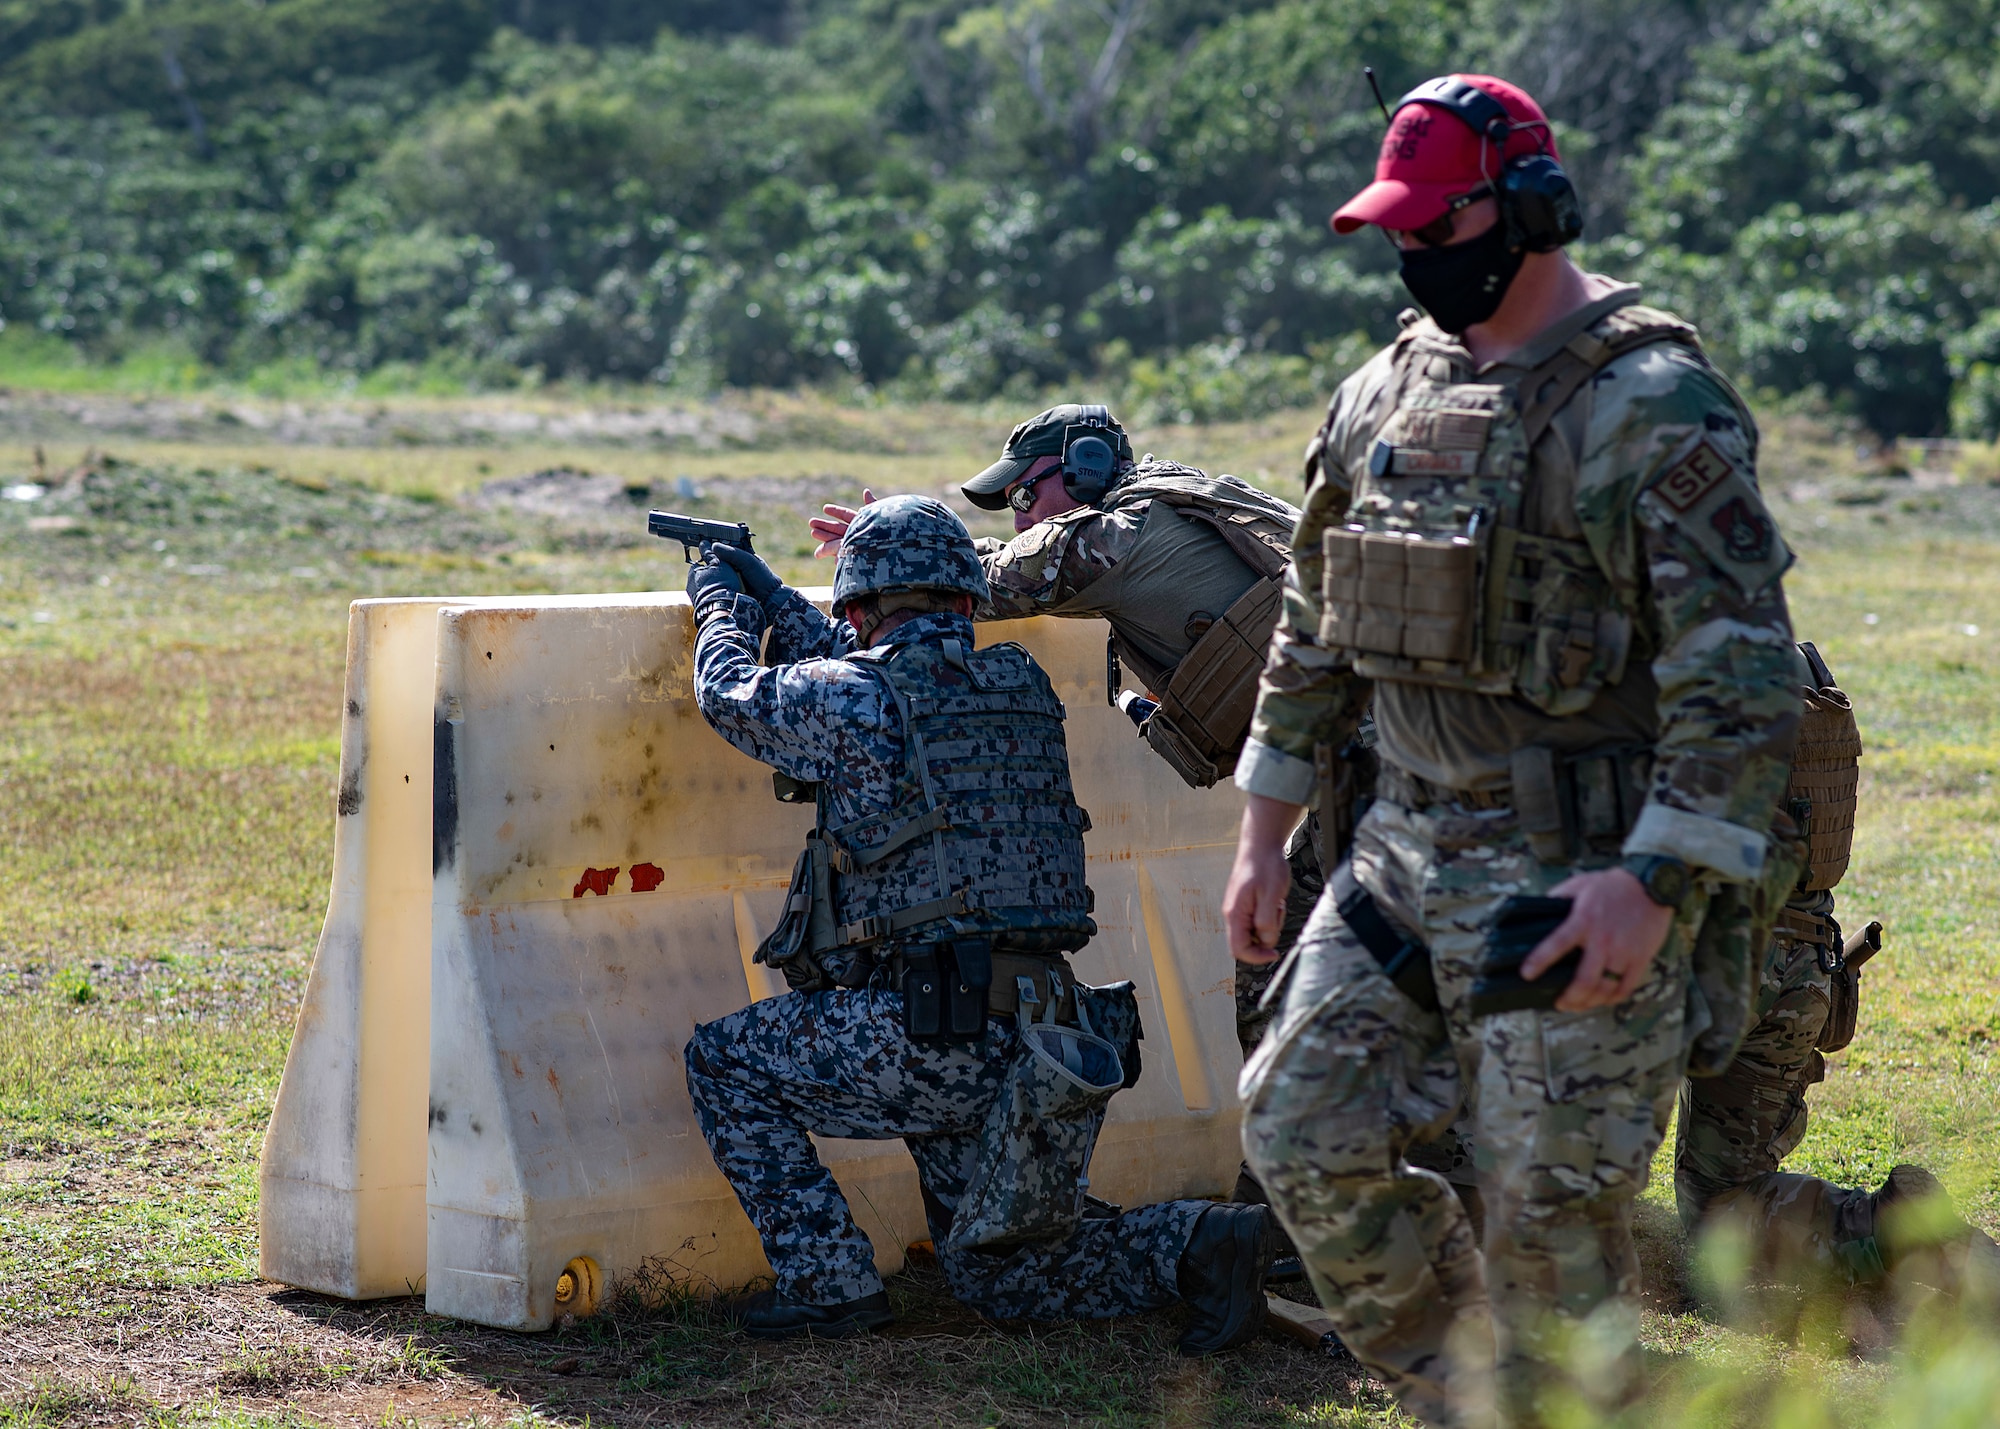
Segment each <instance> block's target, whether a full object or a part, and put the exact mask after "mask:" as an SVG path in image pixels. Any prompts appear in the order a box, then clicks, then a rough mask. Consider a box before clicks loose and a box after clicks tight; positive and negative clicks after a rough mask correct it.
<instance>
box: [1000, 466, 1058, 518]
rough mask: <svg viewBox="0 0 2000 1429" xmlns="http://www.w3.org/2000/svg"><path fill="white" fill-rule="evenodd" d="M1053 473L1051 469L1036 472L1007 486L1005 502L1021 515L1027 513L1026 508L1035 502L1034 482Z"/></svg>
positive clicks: (1044, 478)
mask: <svg viewBox="0 0 2000 1429" xmlns="http://www.w3.org/2000/svg"><path fill="white" fill-rule="evenodd" d="M1054 475H1055V472H1054V471H1053V470H1050V471H1044V472H1038V473H1036V474H1035V475H1034V476H1031V477H1029V478H1028V479H1027V480H1026V481H1018V482H1016V483H1014V485H1012V486H1010V487H1008V488H1007V504H1008V505H1009V506H1011V507H1013V508H1014V509H1015V510H1016V511H1018V512H1020V513H1021V514H1022V515H1023V516H1025V515H1027V514H1028V508H1029V507H1030V506H1033V505H1034V504H1035V483H1036V482H1038V481H1044V480H1046V479H1047V478H1049V477H1051V476H1054Z"/></svg>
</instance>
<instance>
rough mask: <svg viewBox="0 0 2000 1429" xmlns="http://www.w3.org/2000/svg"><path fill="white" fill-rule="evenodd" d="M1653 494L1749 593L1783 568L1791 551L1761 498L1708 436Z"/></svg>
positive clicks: (1665, 475) (1655, 486)
mask: <svg viewBox="0 0 2000 1429" xmlns="http://www.w3.org/2000/svg"><path fill="white" fill-rule="evenodd" d="M1649 494H1650V495H1651V496H1653V497H1654V498H1656V499H1657V500H1658V502H1659V504H1660V507H1661V508H1664V509H1663V510H1662V513H1661V514H1663V515H1666V516H1668V517H1669V519H1671V520H1672V522H1673V524H1674V525H1675V526H1677V527H1678V528H1679V529H1680V531H1681V533H1682V534H1683V535H1684V536H1685V537H1686V538H1687V539H1688V540H1689V541H1690V542H1692V543H1693V544H1694V545H1695V546H1697V547H1699V548H1700V549H1701V552H1702V554H1703V555H1705V556H1707V557H1708V559H1709V561H1710V562H1711V563H1712V564H1713V565H1714V566H1715V568H1716V569H1717V570H1718V571H1720V572H1721V573H1722V574H1723V575H1725V576H1727V577H1728V578H1729V579H1730V580H1731V581H1732V582H1733V583H1734V584H1735V585H1736V586H1737V587H1738V588H1739V589H1741V590H1742V591H1743V593H1744V594H1746V595H1754V594H1756V593H1757V592H1758V591H1760V590H1762V589H1763V588H1764V587H1765V586H1766V585H1768V584H1770V583H1771V582H1772V581H1774V580H1776V579H1777V578H1778V577H1779V576H1781V575H1783V574H1784V573H1785V570H1786V568H1787V567H1789V566H1790V565H1791V563H1792V553H1791V551H1790V550H1789V549H1787V547H1786V546H1785V542H1784V538H1783V537H1781V536H1780V535H1779V534H1778V524H1777V522H1775V521H1773V520H1772V519H1771V513H1770V512H1769V511H1767V510H1766V509H1765V508H1764V501H1763V498H1762V497H1760V496H1759V495H1758V494H1757V488H1756V487H1755V486H1754V485H1752V484H1751V482H1750V479H1749V478H1748V477H1747V476H1745V475H1744V474H1743V473H1742V472H1741V471H1740V470H1739V469H1738V468H1737V465H1736V463H1735V462H1734V461H1732V460H1731V459H1730V458H1729V457H1727V456H1725V455H1724V454H1723V453H1722V451H1721V450H1719V449H1718V448H1717V447H1716V446H1715V445H1714V444H1713V443H1712V442H1710V441H1709V440H1707V439H1706V438H1704V439H1703V440H1702V441H1700V442H1698V443H1696V444H1695V447H1694V450H1693V451H1690V452H1689V453H1688V454H1687V455H1686V456H1684V457H1682V458H1681V459H1680V460H1679V461H1677V462H1675V463H1674V464H1673V465H1672V466H1670V467H1668V468H1667V469H1666V471H1664V472H1662V473H1661V474H1660V476H1659V477H1658V479H1656V480H1655V481H1654V482H1653V484H1652V486H1651V488H1650V490H1649Z"/></svg>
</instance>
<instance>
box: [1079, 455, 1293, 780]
mask: <svg viewBox="0 0 2000 1429" xmlns="http://www.w3.org/2000/svg"><path fill="white" fill-rule="evenodd" d="M1141 501H1157V502H1159V503H1160V504H1162V505H1164V506H1167V507H1170V508H1171V509H1172V510H1173V512H1174V514H1175V515H1177V516H1183V517H1186V518H1187V519H1189V520H1191V521H1198V522H1200V523H1201V524H1202V525H1204V526H1207V527H1208V528H1209V529H1210V530H1212V531H1214V532H1215V533H1216V534H1217V535H1218V536H1220V537H1221V538H1222V539H1223V541H1224V542H1226V543H1227V544H1228V546H1229V549H1230V550H1231V551H1232V552H1234V553H1235V555H1236V557H1237V559H1238V560H1240V561H1242V562H1243V564H1244V565H1246V566H1248V567H1249V568H1250V569H1251V570H1252V571H1254V572H1255V573H1256V575H1257V579H1256V580H1255V581H1254V582H1252V583H1251V585H1250V587H1249V589H1247V590H1246V591H1244V592H1243V594H1242V595H1240V596H1238V597H1237V599H1236V600H1235V602H1234V603H1233V604H1231V605H1230V607H1229V608H1228V609H1227V610H1225V611H1223V613H1222V614H1221V615H1220V616H1219V617H1217V619H1216V620H1215V622H1214V623H1213V624H1212V625H1210V626H1209V627H1208V629H1207V630H1205V631H1203V632H1202V634H1201V635H1200V636H1199V637H1198V638H1197V639H1196V640H1195V642H1194V644H1193V645H1192V646H1191V647H1189V649H1188V652H1187V654H1185V655H1183V656H1182V657H1181V658H1180V660H1179V662H1178V663H1176V664H1175V665H1173V666H1171V667H1162V666H1159V665H1155V664H1154V663H1153V662H1152V661H1150V660H1148V659H1146V658H1145V657H1144V656H1142V655H1140V654H1139V653H1138V652H1137V651H1135V650H1134V649H1132V647H1131V645H1130V644H1129V643H1127V642H1125V641H1122V640H1119V639H1118V637H1117V633H1116V627H1115V626H1114V627H1113V634H1112V641H1113V645H1112V648H1113V650H1114V651H1115V652H1116V653H1117V655H1118V658H1119V659H1121V660H1123V661H1124V662H1125V663H1126V664H1128V665H1130V666H1131V667H1132V670H1133V672H1134V673H1135V674H1137V675H1138V676H1139V678H1140V679H1141V680H1143V681H1144V682H1145V684H1146V686H1147V688H1148V690H1149V692H1150V693H1151V694H1152V695H1153V696H1154V698H1156V699H1157V700H1159V702H1160V708H1159V709H1158V711H1156V712H1155V713H1154V714H1153V716H1152V717H1151V718H1150V719H1148V720H1147V721H1146V723H1145V725H1144V727H1143V728H1142V729H1141V731H1140V732H1141V734H1142V735H1143V736H1144V737H1145V740H1146V742H1147V743H1148V744H1150V745H1151V746H1152V747H1153V750H1154V752H1155V753H1157V754H1158V755H1159V756H1160V757H1161V758H1162V759H1164V760H1166V761H1167V763H1168V764H1170V765H1172V766H1173V768H1174V771H1175V772H1176V773H1177V774H1179V775H1180V776H1181V778H1183V779H1185V780H1186V781H1187V782H1188V784H1189V785H1190V786H1191V787H1193V788H1196V789H1206V788H1208V787H1209V786H1210V785H1212V784H1214V783H1215V782H1216V781H1217V780H1219V779H1221V778H1223V777H1225V776H1227V775H1229V774H1231V773H1233V772H1234V771H1235V769H1236V758H1237V756H1238V755H1239V754H1241V753H1242V752H1243V741H1244V739H1245V738H1247V737H1248V735H1249V733H1250V717H1251V715H1253V714H1254V713H1255V712H1256V709H1257V681H1258V679H1259V677H1260V676H1262V675H1263V673H1264V658H1265V655H1266V653H1267V652H1268V651H1269V649H1270V645H1271V632H1272V631H1273V630H1274V629H1276V628H1277V624H1278V616H1279V614H1280V613H1281V612H1282V611H1283V609H1284V599H1285V572H1286V571H1288V570H1290V569H1291V564H1292V555H1291V552H1292V531H1293V525H1294V522H1295V520H1296V515H1295V513H1292V512H1291V508H1290V507H1288V506H1286V505H1285V503H1283V502H1281V501H1279V500H1277V499H1276V498H1275V497H1271V496H1267V495H1266V494H1265V493H1263V492H1261V491H1258V490H1257V489H1256V488H1254V487H1252V486H1249V485H1247V484H1245V483H1243V482H1240V481H1238V480H1236V479H1235V478H1233V477H1213V476H1208V475H1206V474H1196V473H1195V472H1194V471H1193V469H1192V468H1187V469H1184V470H1183V471H1182V472H1177V473H1166V474H1162V475H1159V476H1139V477H1135V478H1133V479H1132V480H1129V481H1126V482H1122V483H1120V484H1119V486H1118V487H1117V488H1116V489H1115V490H1113V492H1112V493H1111V497H1110V500H1109V501H1108V502H1107V503H1106V505H1105V507H1104V508H1102V509H1107V510H1116V509H1118V508H1119V507H1122V506H1129V505H1135V504H1137V503H1138V502H1141ZM1139 598H1140V599H1145V598H1146V597H1145V596H1143V595H1141V596H1139ZM1171 598H1172V596H1171V593H1168V592H1161V593H1160V599H1161V600H1162V601H1163V602H1164V601H1167V600H1170V599H1171ZM1113 693H1114V694H1115V693H1116V691H1113Z"/></svg>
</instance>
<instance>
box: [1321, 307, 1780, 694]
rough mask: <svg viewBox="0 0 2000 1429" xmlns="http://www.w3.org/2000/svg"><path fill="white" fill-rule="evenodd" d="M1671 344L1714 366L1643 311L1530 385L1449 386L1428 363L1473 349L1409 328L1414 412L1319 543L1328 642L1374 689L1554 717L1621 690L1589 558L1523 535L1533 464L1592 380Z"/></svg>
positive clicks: (1573, 350) (1621, 317)
mask: <svg viewBox="0 0 2000 1429" xmlns="http://www.w3.org/2000/svg"><path fill="white" fill-rule="evenodd" d="M1659 342H1672V343H1675V344H1678V345H1679V346H1681V347H1684V348H1686V349H1687V350H1688V351H1689V352H1691V353H1693V354H1694V355H1695V356H1696V357H1697V358H1700V359H1701V360H1702V361H1704V362H1705V361H1706V358H1705V357H1703V356H1702V352H1701V342H1700V338H1699V337H1698V336H1697V334H1696V333H1695V330H1694V329H1693V328H1692V327H1690V326H1688V325H1687V324H1686V323H1684V322H1682V321H1681V320H1680V319H1678V318H1676V317H1673V316H1672V315H1671V314H1668V313H1663V312H1660V311H1658V310H1657V309H1653V308H1646V307H1641V306H1636V305H1635V306H1631V307H1625V308H1619V309H1616V310H1614V311H1613V312H1611V313H1609V314H1607V315H1606V316H1605V317H1603V318H1601V319H1599V320H1598V321H1597V322H1596V323H1595V324H1593V325H1592V326H1591V327H1590V328H1589V329H1588V330H1586V331H1584V332H1581V333H1579V334H1577V335H1576V336H1575V337H1573V338H1571V339H1570V341H1569V342H1568V343H1567V344H1566V345H1565V346H1563V347H1562V348H1560V349H1559V350H1558V351H1557V352H1556V353H1555V355H1554V356H1552V357H1550V358H1549V359H1548V360H1547V361H1545V362H1544V363H1542V365H1541V366H1539V367H1537V368H1534V369H1533V370H1531V371H1530V372H1528V373H1527V374H1526V375H1524V376H1523V377H1522V378H1520V379H1519V380H1518V381H1517V382H1507V383H1498V382H1459V383H1438V382H1431V381H1427V380H1425V379H1424V378H1422V377H1420V376H1418V371H1419V368H1418V364H1419V363H1427V362H1431V361H1432V359H1436V358H1443V359H1445V360H1446V361H1451V362H1462V361H1463V360H1464V352H1463V350H1462V349H1460V348H1459V347H1458V346H1457V345H1456V344H1455V343H1454V344H1450V345H1448V346H1447V345H1444V344H1442V343H1441V342H1440V340H1439V339H1438V338H1437V337H1436V336H1435V335H1434V334H1432V333H1430V332H1429V331H1428V330H1427V329H1426V328H1422V327H1418V328H1412V329H1410V330H1407V331H1406V332H1405V333H1404V334H1403V336H1402V337H1401V338H1399V339H1398V340H1397V351H1396V355H1395V359H1394V361H1395V366H1396V378H1395V382H1396V386H1397V390H1398V391H1399V392H1400V393H1401V399H1400V401H1399V403H1398V405H1397V406H1396V407H1395V408H1394V409H1393V411H1392V412H1391V413H1390V415H1389V417H1388V418H1387V420H1386V421H1385V422H1384V424H1383V426H1382V427H1381V428H1380V429H1379V430H1378V432H1377V434H1376V440H1375V443H1374V445H1373V448H1372V450H1371V452H1370V455H1369V460H1368V465H1367V468H1366V470H1364V471H1361V472H1357V473H1354V474H1353V475H1354V494H1353V497H1352V500H1351V501H1350V504H1349V507H1348V513H1347V518H1346V520H1345V521H1344V522H1342V523H1340V524H1338V525H1335V526H1331V527H1329V528H1327V529H1326V531H1325V532H1324V533H1323V534H1322V537H1321V541H1322V547H1321V551H1322V555H1323V558H1324V566H1323V569H1322V577H1321V579H1322V586H1321V596H1322V605H1321V616H1320V631H1319V635H1320V641H1321V643H1322V644H1324V645H1327V646H1329V647H1332V648H1336V649H1340V650H1344V651H1348V652H1350V653H1351V658H1352V659H1353V661H1354V667H1355V670H1356V671H1357V672H1358V673H1359V674H1361V675H1363V676H1366V677H1368V678H1370V679H1377V680H1404V681H1412V682H1415V683H1419V684H1429V685H1442V686H1447V687H1451V688H1456V689H1463V690H1471V691H1474V692H1477V693H1481V694H1492V695H1507V694H1515V695H1519V696H1520V697H1521V698H1522V699H1524V700H1526V701H1528V702H1529V703H1530V704H1532V705H1534V706H1535V707H1537V708H1538V709H1541V710H1543V711H1544V712H1546V713H1548V714H1552V715H1566V714H1576V713H1580V712H1581V711H1583V710H1584V709H1586V708H1588V707H1589V705H1590V703H1591V701H1592V700H1594V699H1595V698H1596V697H1597V694H1598V692H1599V691H1600V690H1602V689H1603V688H1605V687H1606V686H1607V685H1613V684H1616V683H1617V682H1618V681H1619V680H1620V679H1622V678H1623V676H1624V672H1625V661H1626V657H1627V655H1628V654H1629V653H1630V645H1631V634H1632V622H1631V618H1630V616H1629V615H1628V614H1627V613H1626V612H1625V611H1624V610H1623V609H1622V608H1621V607H1620V605H1619V603H1618V601H1617V598H1616V593H1615V592H1614V590H1613V589H1612V585H1611V582H1610V580H1609V579H1608V578H1607V577H1606V575H1605V574H1604V572H1603V570H1602V569H1601V568H1600V567H1599V565H1598V563H1597V559H1596V557H1595V555H1594V554H1593V552H1592V551H1591V549H1590V546H1589V544H1588V543H1587V542H1584V541H1580V540H1571V539H1568V538H1565V537H1561V536H1555V535H1548V534H1543V533H1540V532H1536V531H1531V530H1528V529H1526V525H1525V523H1524V515H1523V513H1524V508H1525V507H1526V506H1527V500H1526V498H1527V493H1528V489H1529V485H1530V482H1531V481H1532V480H1533V479H1534V473H1533V470H1532V467H1531V463H1530V459H1529V453H1530V452H1532V451H1533V449H1534V447H1535V444H1536V443H1537V442H1538V441H1539V440H1540V439H1541V437H1542V434H1543V433H1544V432H1546V431H1547V430H1548V428H1549V424H1550V423H1551V422H1552V421H1553V420H1554V419H1555V417H1556V414H1557V413H1558V412H1560V411H1561V410H1562V407H1563V405H1564V404H1565V403H1566V402H1568V401H1569V399H1570V398H1571V397H1572V396H1574V395H1575V394H1576V393H1577V391H1578V390H1580V389H1581V388H1582V387H1583V385H1584V384H1585V383H1587V382H1588V381H1590V379H1591V378H1592V377H1594V376H1595V375H1596V374H1597V373H1598V372H1600V371H1602V370H1603V368H1604V367H1605V366H1607V365H1608V364H1609V363H1611V362H1612V361H1613V360H1615V359H1617V358H1619V357H1621V356H1623V355H1625V354H1626V353H1629V352H1633V351H1636V350H1637V349H1639V348H1642V347H1646V346H1649V345H1651V344H1654V343H1659ZM1745 420H1746V421H1747V420H1748V414H1747V413H1746V414H1745ZM1317 455H1318V453H1317V452H1309V453H1308V463H1309V464H1310V463H1311V462H1312V461H1313V460H1314V458H1315V457H1316V456H1317Z"/></svg>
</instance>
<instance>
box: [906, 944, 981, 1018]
mask: <svg viewBox="0 0 2000 1429" xmlns="http://www.w3.org/2000/svg"><path fill="white" fill-rule="evenodd" d="M892 977H893V978H894V980H895V984H896V986H897V987H899V988H901V989H902V993H903V1034H904V1035H905V1036H906V1037H908V1038H909V1039H910V1040H911V1041H912V1042H981V1041H984V1040H985V1038H986V1006H987V999H988V995H989V993H990V992H991V990H992V986H993V945H992V943H991V942H990V941H989V940H987V939H985V938H962V939H959V940H957V941H955V942H949V943H932V944H929V945H927V946H924V947H918V948H905V949H904V950H903V951H902V952H901V953H899V954H897V956H896V958H895V961H894V964H893V971H892Z"/></svg>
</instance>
